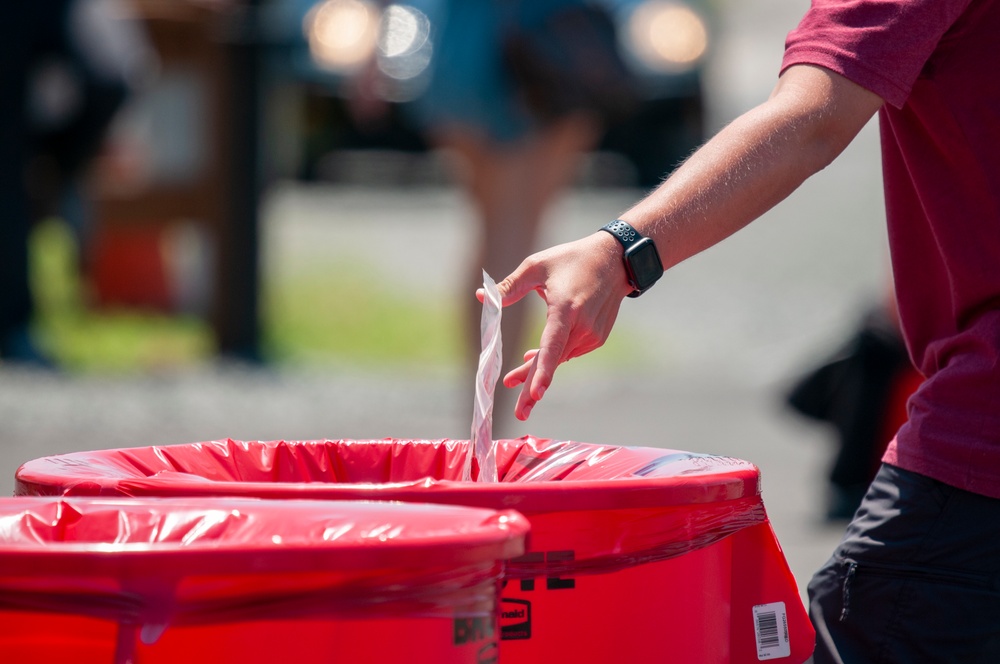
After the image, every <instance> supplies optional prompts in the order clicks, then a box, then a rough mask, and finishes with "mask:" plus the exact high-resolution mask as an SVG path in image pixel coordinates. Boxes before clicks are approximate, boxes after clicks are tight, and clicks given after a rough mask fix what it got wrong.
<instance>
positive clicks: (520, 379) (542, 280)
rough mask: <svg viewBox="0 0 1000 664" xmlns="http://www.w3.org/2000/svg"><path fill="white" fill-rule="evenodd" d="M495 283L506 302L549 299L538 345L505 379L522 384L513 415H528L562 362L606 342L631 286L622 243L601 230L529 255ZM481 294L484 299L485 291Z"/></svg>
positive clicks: (510, 385) (514, 384) (507, 383)
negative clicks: (532, 295)
mask: <svg viewBox="0 0 1000 664" xmlns="http://www.w3.org/2000/svg"><path fill="white" fill-rule="evenodd" d="M497 288H498V290H499V291H500V295H501V297H502V298H503V305H504V306H508V305H510V304H513V303H515V302H517V301H519V300H520V299H521V298H523V297H524V296H525V295H527V294H528V293H530V292H531V291H535V292H537V293H538V294H539V295H540V296H541V298H542V299H543V300H545V304H546V315H545V327H544V329H543V330H542V336H541V340H540V342H539V346H538V348H535V349H532V350H529V351H527V352H526V353H525V354H524V364H522V365H521V366H519V367H517V368H516V369H513V370H512V371H510V372H508V373H507V375H506V376H504V379H503V384H504V386H505V387H508V388H513V387H517V386H518V385H523V387H522V388H521V394H520V395H519V396H518V399H517V405H516V406H515V407H514V415H515V416H516V417H517V418H518V419H519V420H526V419H528V416H529V415H530V414H531V410H532V408H534V406H535V404H536V403H538V401H539V400H541V398H542V396H543V395H544V394H545V390H546V389H548V387H549V385H551V384H552V378H553V375H554V374H555V371H556V368H557V367H558V366H559V365H560V364H561V363H563V362H566V361H568V360H570V359H572V358H574V357H579V356H580V355H584V354H586V353H589V352H590V351H592V350H594V349H596V348H599V347H600V346H602V345H603V344H604V342H605V341H606V340H607V338H608V335H609V334H610V333H611V328H612V327H613V326H614V322H615V319H616V318H617V316H618V308H619V307H620V306H621V302H622V300H623V299H624V298H625V297H626V296H627V295H628V294H629V293H630V292H632V287H631V286H629V284H628V280H627V279H626V276H625V269H624V267H623V266H622V256H621V246H620V245H619V244H618V242H617V241H615V239H614V238H613V237H611V235H609V234H608V233H604V232H602V231H599V232H597V233H595V234H593V235H590V236H587V237H585V238H582V239H580V240H576V241H574V242H569V243H566V244H561V245H558V246H555V247H552V248H551V249H546V250H545V251H541V252H539V253H536V254H533V255H531V256H529V257H528V258H526V259H525V260H524V261H523V262H522V263H521V265H520V266H518V268H517V269H516V270H514V272H512V273H511V274H510V275H509V276H508V277H507V278H506V279H504V280H503V281H501V282H500V283H498V284H497ZM477 296H478V297H479V298H480V300H481V299H482V292H481V291H479V292H477Z"/></svg>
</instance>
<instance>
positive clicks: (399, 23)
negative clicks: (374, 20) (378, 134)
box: [378, 4, 433, 101]
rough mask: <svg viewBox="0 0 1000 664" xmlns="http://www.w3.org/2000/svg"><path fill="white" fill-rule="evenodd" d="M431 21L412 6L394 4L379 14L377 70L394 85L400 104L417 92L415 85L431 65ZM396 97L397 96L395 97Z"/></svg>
mask: <svg viewBox="0 0 1000 664" xmlns="http://www.w3.org/2000/svg"><path fill="white" fill-rule="evenodd" d="M430 36H431V22H430V19H428V18H427V16H426V15H425V14H424V13H423V12H421V11H420V10H419V9H417V8H415V7H411V6H409V5H402V4H394V5H389V6H388V7H386V9H385V12H383V14H382V20H381V23H380V25H379V36H378V68H379V71H381V72H382V74H384V75H385V76H387V77H388V78H389V79H391V80H392V81H394V82H395V83H396V85H395V87H396V88H397V89H400V90H402V89H405V92H401V93H400V94H401V98H399V99H393V101H403V100H405V98H407V97H412V96H413V95H414V94H415V93H416V88H414V86H413V85H410V84H408V82H414V83H415V82H416V79H418V78H419V77H420V75H421V74H423V73H424V72H425V71H426V70H427V67H428V66H429V65H430V62H431V55H432V53H433V48H432V46H431V40H430ZM397 96H398V95H397Z"/></svg>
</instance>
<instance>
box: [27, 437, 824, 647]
mask: <svg viewBox="0 0 1000 664" xmlns="http://www.w3.org/2000/svg"><path fill="white" fill-rule="evenodd" d="M469 444H470V443H469V441H459V440H398V439H384V440H319V441H268V442H260V441H257V442H241V441H233V440H224V441H213V442H204V443H194V444H189V445H174V446H165V447H144V448H132V449H119V450H104V451H94V452H81V453H76V454H68V455H64V456H57V457H47V458H43V459H37V460H34V461H30V462H28V463H26V464H24V465H23V466H22V467H21V468H20V469H19V470H18V472H17V474H16V491H17V492H18V493H21V494H43V495H44V494H56V495H58V494H68V495H118V496H151V495H152V496H156V495H159V496H182V495H183V496H226V495H229V496H233V495H241V496H254V497H262V498H263V497H266V498H306V497H308V498H321V499H380V500H398V501H414V502H424V503H428V502H429V503H449V504H455V505H465V506H475V507H487V508H491V509H498V508H510V509H516V510H518V511H519V512H520V513H522V514H523V515H525V516H526V517H527V518H528V519H529V521H530V522H531V537H530V540H529V542H528V550H527V552H526V553H525V554H524V555H522V556H518V557H514V558H513V559H511V560H510V561H509V565H508V568H507V571H506V576H505V585H504V589H503V592H502V595H501V618H500V620H501V639H502V640H501V645H500V655H501V661H505V662H518V663H525V664H534V663H538V664H549V663H551V662H557V661H572V662H578V663H594V664H598V663H600V664H606V663H607V662H629V663H630V664H642V663H645V662H649V663H652V662H662V661H664V659H665V658H667V659H669V660H671V661H679V662H699V663H714V662H729V663H733V664H741V663H750V662H758V661H762V660H776V661H779V662H790V663H792V662H794V663H800V662H803V661H805V660H806V659H807V658H808V657H809V655H810V654H811V653H812V650H813V645H814V638H815V633H814V631H813V628H812V626H811V625H810V623H809V620H808V616H807V615H806V612H805V609H804V607H803V606H802V601H801V599H800V596H799V593H798V589H797V587H796V584H795V580H794V578H793V576H792V574H791V572H790V571H789V569H788V565H787V563H786V561H785V559H784V555H783V554H782V552H781V548H780V546H779V545H778V542H777V540H776V538H775V536H774V533H773V531H772V529H771V525H770V522H769V521H768V520H767V515H766V512H765V510H764V505H763V502H762V501H761V496H760V473H759V470H758V469H757V467H756V466H754V465H753V464H751V463H748V462H746V461H742V460H739V459H734V458H729V457H719V456H711V455H704V454H695V453H690V452H684V451H678V450H665V449H657V448H647V447H614V446H600V445H591V444H587V443H579V442H569V441H552V440H542V439H536V438H532V437H525V438H522V439H518V440H501V441H498V442H497V471H498V475H499V478H500V481H499V482H497V483H478V482H463V481H461V471H462V467H463V462H464V460H465V457H466V453H467V450H468V447H469Z"/></svg>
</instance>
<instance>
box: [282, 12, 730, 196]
mask: <svg viewBox="0 0 1000 664" xmlns="http://www.w3.org/2000/svg"><path fill="white" fill-rule="evenodd" d="M440 1H441V0H408V2H400V3H392V4H388V5H385V6H380V5H379V4H377V3H375V2H373V1H372V0H274V3H273V4H272V5H271V11H272V12H273V14H272V16H271V17H270V18H269V19H268V21H267V23H268V26H269V29H270V30H271V32H272V34H275V35H276V36H277V38H276V41H278V42H279V43H281V42H283V44H284V46H285V47H284V48H282V49H279V50H278V51H277V52H278V53H280V64H279V67H280V68H281V72H282V75H286V76H290V77H292V78H294V79H295V80H298V81H300V82H303V83H305V84H307V87H306V89H307V94H306V100H305V106H306V109H305V114H306V123H305V127H306V129H305V134H306V145H305V150H304V152H305V158H304V161H305V165H304V167H303V175H304V176H306V177H309V175H310V170H311V168H312V161H311V160H315V159H317V158H318V157H319V156H320V155H322V154H323V153H325V152H328V151H332V150H336V149H350V148H365V147H369V148H391V149H399V150H407V151H420V150H424V149H426V145H425V144H424V143H423V141H422V140H421V138H420V137H419V136H418V135H417V134H416V132H415V131H413V129H412V128H411V127H409V126H408V125H407V123H406V120H405V115H404V114H403V113H401V112H400V108H399V107H400V106H401V105H402V104H405V103H406V102H408V101H410V100H412V99H415V98H416V97H417V96H418V95H419V94H420V93H421V92H422V90H423V89H424V87H425V85H426V83H427V76H428V72H429V69H430V64H431V60H432V58H433V57H434V54H433V52H432V51H433V49H432V47H431V42H430V34H431V31H432V30H433V25H431V20H430V19H429V18H428V16H433V15H435V13H434V6H433V3H436V2H440ZM598 1H599V2H601V3H603V4H604V5H605V6H606V8H607V9H608V10H609V12H610V14H611V15H612V16H613V18H614V22H615V26H616V33H617V38H618V43H619V47H620V50H621V53H622V56H623V58H624V60H625V62H626V64H627V66H628V67H629V68H630V70H631V71H632V72H633V73H634V75H635V78H636V80H637V82H638V85H639V88H640V95H641V104H640V107H639V109H638V111H637V113H636V114H635V115H634V116H633V117H631V118H630V119H629V120H628V121H626V122H621V123H618V124H615V125H612V126H610V127H609V128H608V129H607V131H606V133H605V136H604V138H603V140H602V143H601V145H600V146H599V148H598V149H599V150H601V151H606V152H612V153H617V154H620V155H622V156H624V157H625V158H627V160H628V161H629V162H631V164H632V166H633V167H634V171H635V179H636V184H638V185H639V186H652V185H655V184H657V183H658V182H659V181H660V180H661V179H662V177H663V176H664V175H665V174H667V173H668V172H669V171H670V170H671V169H672V168H673V167H674V166H676V164H677V163H679V161H680V160H682V159H683V158H684V157H686V156H687V155H688V154H689V153H690V152H691V151H692V150H693V149H694V148H695V147H697V145H698V144H699V143H700V142H701V141H702V139H703V136H704V127H705V121H704V119H705V104H704V95H703V85H702V83H703V81H702V79H703V74H704V69H705V65H706V61H707V58H708V57H709V56H710V54H711V49H712V46H713V44H712V37H711V30H710V25H711V24H710V21H709V19H708V16H709V13H708V7H707V5H704V4H696V3H702V2H704V0H598ZM372 55H374V56H375V57H374V59H372ZM368 62H374V63H376V66H377V68H378V70H379V80H380V87H379V95H380V96H381V97H382V98H383V99H384V100H385V101H386V102H387V103H388V104H389V106H390V108H389V114H388V119H387V121H386V122H382V123H380V124H378V125H375V126H366V125H365V124H364V123H359V122H358V121H357V120H356V119H355V118H354V117H353V116H352V114H351V113H350V112H348V110H347V105H346V102H347V100H348V98H349V97H350V96H351V94H352V87H351V85H350V84H349V83H350V81H351V80H352V78H353V77H354V76H355V75H356V74H357V73H358V72H359V70H360V68H361V67H363V66H364V65H365V63H368Z"/></svg>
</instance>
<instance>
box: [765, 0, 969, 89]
mask: <svg viewBox="0 0 1000 664" xmlns="http://www.w3.org/2000/svg"><path fill="white" fill-rule="evenodd" d="M969 2H970V0H813V3H812V6H811V7H810V9H809V11H808V12H806V15H805V16H804V17H803V18H802V21H801V22H800V23H799V25H798V27H797V28H795V29H794V30H792V31H791V32H790V33H789V34H788V38H787V40H786V41H785V56H784V59H783V60H782V63H781V71H784V70H785V69H787V68H788V67H791V66H792V65H797V64H811V65H819V66H821V67H825V68H827V69H830V70H832V71H834V72H836V73H838V74H840V75H842V76H844V77H846V78H848V79H850V80H851V81H853V82H855V83H857V84H858V85H860V86H862V87H864V88H866V89H868V90H869V91H871V92H874V93H875V94H877V95H879V96H880V97H882V99H884V100H886V101H887V102H889V103H890V104H892V105H893V106H895V107H897V108H899V107H901V106H902V105H903V104H904V103H905V102H906V98H907V97H908V96H909V94H910V90H911V89H912V87H913V84H914V82H916V80H917V78H918V77H919V75H920V72H921V71H922V70H923V68H924V65H925V63H926V62H927V60H928V59H929V58H930V56H931V53H933V52H934V49H935V47H936V46H937V44H938V42H939V41H941V38H942V36H944V34H945V33H946V32H947V31H948V29H949V28H950V27H951V25H952V24H953V23H954V22H955V20H956V19H957V18H958V17H959V16H960V15H961V13H962V12H963V11H964V9H965V8H966V7H967V6H968V4H969Z"/></svg>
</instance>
